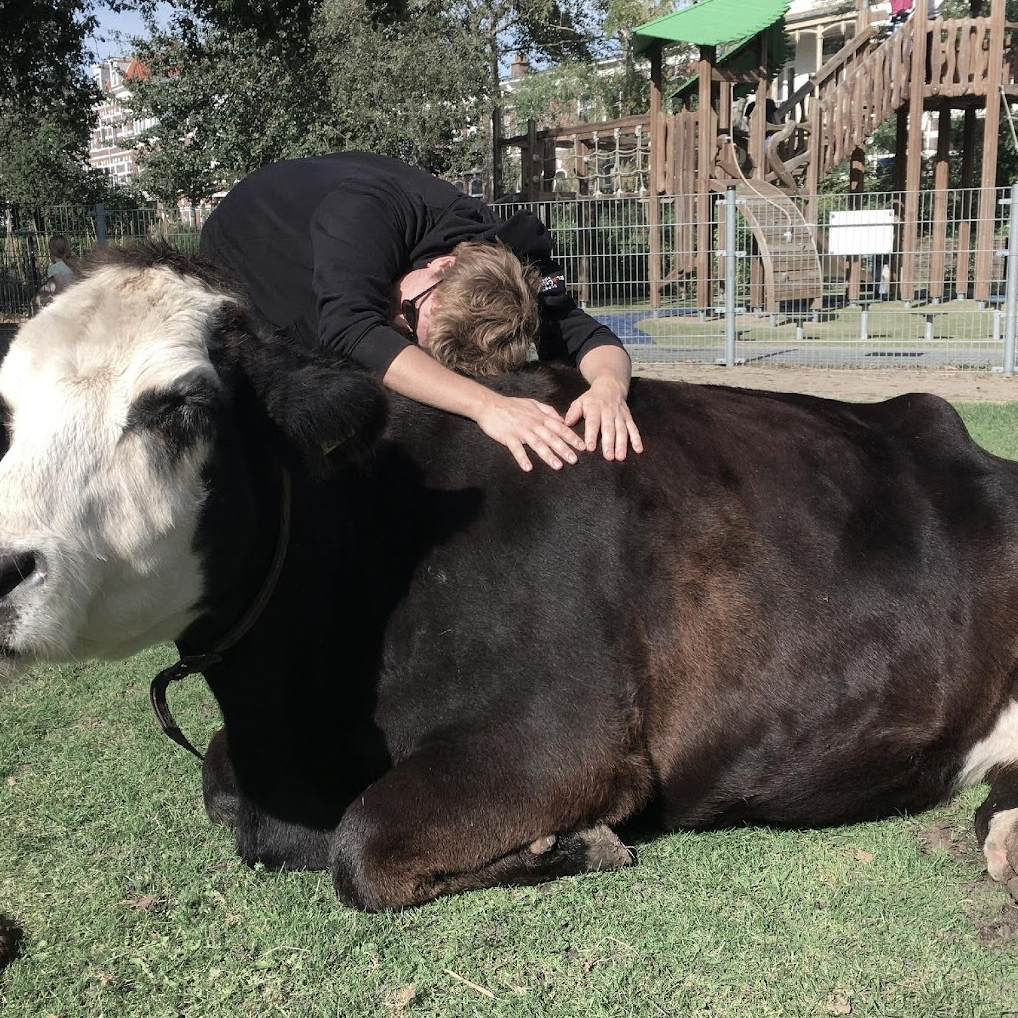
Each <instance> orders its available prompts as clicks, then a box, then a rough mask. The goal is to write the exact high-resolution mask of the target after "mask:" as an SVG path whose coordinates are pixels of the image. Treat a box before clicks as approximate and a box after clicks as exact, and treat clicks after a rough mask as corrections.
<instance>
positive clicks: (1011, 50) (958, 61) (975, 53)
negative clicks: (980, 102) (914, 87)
mask: <svg viewBox="0 0 1018 1018" xmlns="http://www.w3.org/2000/svg"><path fill="white" fill-rule="evenodd" d="M929 46H930V49H929V54H930V59H929V64H928V67H927V73H926V95H927V96H942V97H943V98H945V99H952V98H959V97H961V96H970V95H978V96H983V95H985V94H986V82H987V81H988V80H989V78H990V59H991V58H990V19H989V18H959V19H951V20H946V21H940V22H933V23H932V24H931V25H930V43H929ZM1003 56H1004V73H1003V79H1002V83H1003V85H1004V87H1005V89H1007V88H1013V87H1014V86H1015V83H1016V78H1018V25H1016V24H1013V23H1008V24H1007V25H1005V27H1004V54H1003Z"/></svg>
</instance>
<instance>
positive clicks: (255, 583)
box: [177, 460, 292, 670]
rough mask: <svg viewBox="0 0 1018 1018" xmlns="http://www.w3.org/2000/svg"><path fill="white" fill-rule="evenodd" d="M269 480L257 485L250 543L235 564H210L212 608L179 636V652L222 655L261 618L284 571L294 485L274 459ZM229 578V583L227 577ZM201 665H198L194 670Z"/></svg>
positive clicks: (285, 470)
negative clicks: (230, 566)
mask: <svg viewBox="0 0 1018 1018" xmlns="http://www.w3.org/2000/svg"><path fill="white" fill-rule="evenodd" d="M266 473H267V475H268V476H267V477H265V478H264V479H263V482H264V481H267V482H268V483H267V484H266V483H262V484H259V485H258V486H257V488H258V490H257V492H256V494H255V496H254V497H255V498H256V500H257V505H258V506H259V507H262V508H263V511H261V512H258V513H257V514H256V517H255V520H254V526H253V528H252V533H251V534H250V538H251V540H250V543H247V546H246V549H245V553H244V555H243V560H242V561H238V562H237V563H236V564H235V565H236V568H232V569H229V570H224V569H223V568H222V565H221V564H220V563H216V562H213V563H211V564H210V567H209V582H210V588H211V589H210V591H209V597H208V610H206V611H205V612H203V614H202V615H201V617H200V618H198V619H197V620H196V621H195V622H194V623H193V624H192V625H191V626H189V627H188V629H187V630H186V631H185V632H184V633H183V634H182V635H181V637H180V638H179V639H178V640H177V648H178V650H179V651H180V653H181V656H182V657H184V656H195V655H197V656H201V655H210V656H215V657H221V656H222V655H224V654H226V653H228V652H229V651H230V650H231V649H232V648H233V647H234V646H235V645H236V644H238V643H239V642H240V641H241V640H242V639H243V638H244V637H245V636H246V635H247V633H248V632H249V631H250V630H251V629H252V627H253V626H254V625H255V624H256V623H257V621H258V619H259V618H260V617H261V614H262V612H263V611H264V610H265V608H266V606H267V605H268V603H269V601H270V600H271V598H272V594H273V592H274V591H275V589H276V584H277V583H278V581H279V577H280V575H281V574H282V571H283V567H284V564H285V561H286V553H287V549H288V546H289V542H290V518H291V512H292V484H291V480H290V474H289V471H288V470H287V469H286V467H284V466H283V465H282V464H280V463H278V462H277V461H275V460H271V461H270V465H269V469H268V470H267V471H266ZM224 581H225V582H224ZM196 670H199V669H196Z"/></svg>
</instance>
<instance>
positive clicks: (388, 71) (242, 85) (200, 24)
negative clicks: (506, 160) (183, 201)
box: [131, 0, 481, 199]
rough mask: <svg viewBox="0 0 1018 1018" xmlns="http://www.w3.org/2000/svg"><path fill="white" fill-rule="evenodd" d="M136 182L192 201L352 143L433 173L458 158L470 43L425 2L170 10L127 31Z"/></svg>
mask: <svg viewBox="0 0 1018 1018" xmlns="http://www.w3.org/2000/svg"><path fill="white" fill-rule="evenodd" d="M139 56H140V57H141V59H142V60H143V62H144V63H145V64H146V66H147V67H148V68H149V71H150V74H149V77H148V79H147V80H145V81H142V82H139V83H138V84H137V87H136V89H135V94H134V97H133V99H132V103H131V105H132V107H133V108H134V109H135V111H136V113H137V114H139V115H141V116H152V117H155V118H157V119H158V120H159V125H158V127H156V128H155V129H154V130H153V131H151V132H149V136H148V137H147V138H146V139H145V141H146V146H147V151H146V153H145V154H144V156H143V157H142V165H143V173H142V177H141V183H142V185H143V186H144V187H145V188H146V189H147V190H149V191H151V192H152V193H153V194H156V195H158V196H159V197H162V198H165V199H175V198H177V197H178V196H180V195H182V194H186V195H188V196H189V197H191V198H192V199H200V198H206V197H209V196H210V195H212V194H214V193H215V192H216V191H218V190H220V189H223V188H226V187H229V186H230V185H232V183H233V182H234V181H235V180H237V179H239V178H240V177H242V176H243V175H244V174H246V173H248V172H250V171H251V170H253V169H256V168H257V167H259V166H262V165H265V164H266V163H268V162H272V161H274V160H279V159H286V158H295V157H300V156H309V155H317V154H321V153H324V152H330V151H336V150H340V149H347V148H366V149H371V150H372V151H376V152H383V153H387V154H391V155H397V156H400V157H402V158H404V159H408V160H409V161H411V162H415V163H417V164H418V165H421V166H423V167H425V168H426V169H430V170H433V171H435V172H440V171H443V170H447V169H449V168H451V167H452V166H453V164H454V163H456V161H457V157H456V156H454V150H457V149H459V150H461V151H464V152H467V153H468V154H467V155H466V157H465V159H464V157H459V161H460V162H461V163H462V162H464V161H466V160H470V159H474V158H476V156H475V155H473V154H470V152H471V150H472V148H473V147H475V146H473V145H472V142H471V140H470V123H471V114H472V109H473V105H474V103H475V102H476V98H477V96H478V95H479V92H480V88H479V82H480V80H481V79H480V76H479V74H478V73H477V52H476V46H475V44H474V42H473V40H471V39H469V38H468V37H467V36H466V34H465V32H464V30H463V26H462V25H461V24H460V23H459V22H457V21H456V20H450V19H449V18H448V17H446V16H445V15H444V14H443V13H442V7H441V4H440V3H439V2H437V0H409V2H405V3H389V4H386V3H383V2H379V0H316V2H314V3H305V4H303V5H297V6H294V5H291V4H286V3H283V2H279V3H274V2H272V0H252V2H247V3H239V2H238V3H232V4H231V3H227V4H211V5H207V6H205V5H203V3H202V2H201V0H196V2H192V4H191V6H190V7H189V8H188V9H183V8H182V9H180V10H179V11H178V12H177V15H176V16H175V18H174V19H173V21H172V22H171V24H170V26H169V27H168V29H167V30H166V31H163V32H159V31H153V32H152V33H151V34H150V37H149V38H148V39H146V40H139Z"/></svg>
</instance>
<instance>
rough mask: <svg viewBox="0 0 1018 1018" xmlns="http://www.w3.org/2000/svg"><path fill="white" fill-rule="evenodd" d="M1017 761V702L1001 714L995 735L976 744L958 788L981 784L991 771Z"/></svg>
mask: <svg viewBox="0 0 1018 1018" xmlns="http://www.w3.org/2000/svg"><path fill="white" fill-rule="evenodd" d="M1016 761H1018V702H1016V701H1014V700H1012V701H1011V702H1010V703H1009V704H1008V706H1007V707H1005V708H1004V710H1003V711H1002V712H1001V715H1000V717H999V718H997V723H996V724H995V725H994V726H993V731H991V732H990V734H989V735H987V736H986V738H985V739H982V740H981V741H979V742H977V743H976V744H975V745H974V746H973V747H972V748H971V749H970V750H969V752H968V756H966V757H965V762H964V763H963V764H962V767H961V770H960V771H959V772H958V778H957V781H956V784H957V786H958V787H959V788H964V787H965V786H966V785H975V784H978V783H979V782H980V781H982V780H983V778H985V777H986V774H987V772H988V771H989V770H990V768H991V767H996V766H997V765H998V764H1008V763H1015V762H1016Z"/></svg>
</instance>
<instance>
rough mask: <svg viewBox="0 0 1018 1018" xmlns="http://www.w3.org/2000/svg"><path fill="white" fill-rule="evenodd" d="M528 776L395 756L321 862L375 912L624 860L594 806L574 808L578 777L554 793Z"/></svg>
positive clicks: (347, 896) (431, 754)
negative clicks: (396, 762) (392, 764)
mask: <svg viewBox="0 0 1018 1018" xmlns="http://www.w3.org/2000/svg"><path fill="white" fill-rule="evenodd" d="M457 756H458V755H457ZM485 765H487V766H485ZM528 774H529V776H530V779H531V780H534V779H533V771H532V770H529V771H528V769H527V768H526V767H520V768H514V767H512V766H511V765H509V762H508V761H506V760H501V761H498V764H497V765H496V764H494V763H493V762H492V760H491V758H490V757H487V756H486V755H484V754H478V755H476V756H473V757H472V758H471V759H464V758H462V757H458V758H457V759H455V760H454V759H451V758H450V757H449V756H448V755H447V754H446V753H444V752H443V751H442V750H440V749H432V750H425V751H422V752H419V753H418V754H416V755H415V756H413V757H411V758H410V759H409V760H407V761H404V762H403V763H401V764H400V765H398V766H397V767H396V768H394V769H393V770H391V771H390V772H389V773H388V774H386V775H385V776H384V777H383V778H381V779H380V780H379V781H376V782H375V783H374V784H373V785H372V786H371V787H370V788H368V789H367V790H366V791H365V792H364V793H363V795H360V796H358V797H357V798H356V799H355V800H354V802H353V803H351V805H350V806H349V807H348V808H347V811H346V813H345V814H344V816H343V820H342V821H341V822H340V824H339V827H338V828H337V829H336V832H335V834H334V836H333V844H332V856H331V867H332V873H333V881H334V883H335V887H336V892H337V894H338V895H339V897H340V899H341V900H342V901H343V902H344V903H345V904H348V905H352V906H354V907H356V908H361V909H364V910H366V911H369V912H377V911H382V910H386V909H400V908H406V907H409V906H412V905H420V904H422V903H423V902H426V901H430V900H431V899H433V898H437V897H440V896H441V895H445V894H454V893H456V892H458V891H468V890H476V889H478V888H482V887H494V886H500V885H519V884H537V883H542V882H544V881H546V880H552V879H554V878H556V877H561V876H568V875H571V874H576V873H585V872H589V871H594V870H609V869H618V868H620V867H622V866H627V865H630V864H631V863H632V862H633V861H634V860H633V856H632V855H631V853H630V852H629V851H628V850H627V849H626V848H625V846H624V845H623V844H622V843H621V841H619V839H618V838H617V837H616V835H615V834H614V832H612V830H611V829H610V828H609V827H608V826H606V825H605V824H601V823H597V822H595V820H596V819H599V818H600V816H599V814H600V810H599V809H598V806H600V805H601V804H598V805H597V806H595V805H594V804H593V803H587V804H584V803H583V802H582V801H581V797H580V794H578V791H577V790H578V788H579V787H580V785H579V783H578V782H576V783H572V784H571V785H566V784H563V785H562V787H561V790H560V792H559V793H556V792H554V791H549V790H548V789H547V788H545V787H542V786H536V787H527V784H526V779H525V777H524V776H525V775H528ZM585 805H587V806H591V807H593V808H592V809H585V808H584V806H585Z"/></svg>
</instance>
